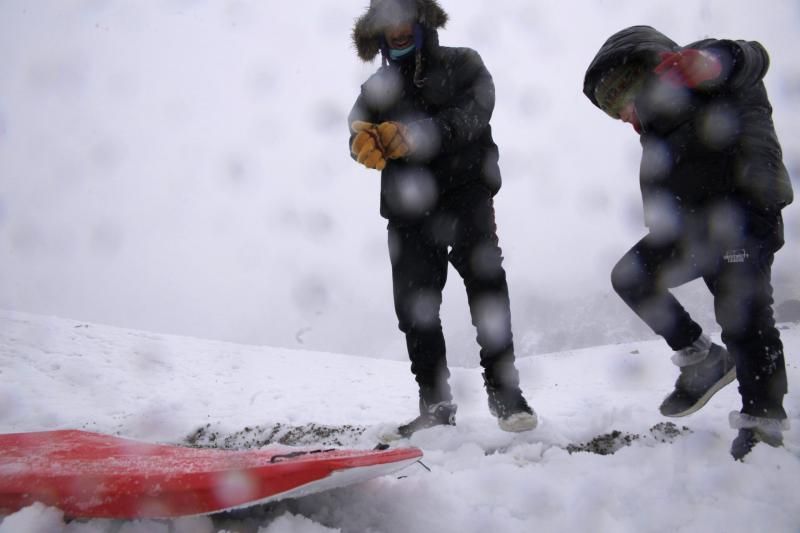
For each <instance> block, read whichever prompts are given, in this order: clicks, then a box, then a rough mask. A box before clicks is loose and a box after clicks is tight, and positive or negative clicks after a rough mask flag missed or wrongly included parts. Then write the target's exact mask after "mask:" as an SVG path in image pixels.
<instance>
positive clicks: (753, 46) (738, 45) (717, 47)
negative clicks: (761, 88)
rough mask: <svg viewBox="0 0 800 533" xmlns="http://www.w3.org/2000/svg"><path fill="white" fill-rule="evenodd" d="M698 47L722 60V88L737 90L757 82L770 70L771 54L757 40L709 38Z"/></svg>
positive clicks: (718, 84)
mask: <svg viewBox="0 0 800 533" xmlns="http://www.w3.org/2000/svg"><path fill="white" fill-rule="evenodd" d="M698 48H702V49H706V50H708V51H710V52H712V53H715V54H716V55H717V57H719V58H720V60H721V61H722V72H723V75H722V77H723V79H722V80H721V81H720V82H719V83H717V84H715V85H716V87H717V88H719V89H722V90H729V91H737V90H740V89H744V88H747V87H750V86H752V85H755V84H757V83H758V82H760V81H761V80H763V79H764V76H765V75H766V74H767V70H769V54H768V53H767V51H766V49H765V48H764V47H763V46H761V43H758V42H756V41H731V40H711V39H709V40H707V41H703V42H702V45H701V46H698Z"/></svg>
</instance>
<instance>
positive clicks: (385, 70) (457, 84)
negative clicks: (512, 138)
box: [348, 0, 500, 221]
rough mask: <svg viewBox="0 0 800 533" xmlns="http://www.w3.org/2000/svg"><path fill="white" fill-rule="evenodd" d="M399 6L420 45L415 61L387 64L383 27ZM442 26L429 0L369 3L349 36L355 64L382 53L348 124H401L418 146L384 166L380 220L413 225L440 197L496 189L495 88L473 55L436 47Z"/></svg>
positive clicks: (442, 14)
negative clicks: (409, 15)
mask: <svg viewBox="0 0 800 533" xmlns="http://www.w3.org/2000/svg"><path fill="white" fill-rule="evenodd" d="M398 6H399V9H401V10H402V9H410V10H411V11H412V12H413V13H415V17H416V18H415V20H417V22H418V23H419V25H420V27H421V29H422V32H423V46H422V49H421V50H420V52H421V53H420V54H419V55H418V56H415V55H414V54H410V57H409V58H408V59H404V60H401V61H391V60H389V59H387V58H386V55H385V53H386V46H385V44H384V43H383V28H384V27H385V22H382V21H385V20H386V18H387V17H389V16H391V15H390V14H388V12H390V11H391V10H392V9H398ZM446 21H447V15H446V13H445V12H444V11H443V10H442V9H441V7H440V6H439V5H438V3H437V2H435V1H434V0H416V1H415V0H373V1H372V2H371V6H370V8H369V10H368V11H367V13H366V14H365V15H364V16H362V17H361V18H360V19H358V20H357V21H356V25H355V28H354V30H353V41H354V43H355V45H356V49H357V51H358V54H359V57H360V58H361V59H363V60H364V61H370V60H372V59H373V58H374V57H375V56H377V55H378V54H379V53H380V54H381V55H382V63H383V64H382V66H381V68H380V69H379V70H378V71H377V72H376V73H375V74H373V75H372V76H371V77H370V78H369V79H368V80H367V81H366V82H365V83H364V84H363V85H362V86H361V93H360V95H359V96H358V98H357V100H356V102H355V105H354V106H353V109H352V111H351V112H350V115H349V117H348V124H352V123H353V121H356V120H363V121H367V122H372V123H380V122H385V121H397V122H401V123H403V124H405V125H407V126H408V127H409V128H410V136H411V138H412V140H413V142H414V144H415V146H416V147H417V148H416V150H415V151H414V152H412V153H411V154H410V156H409V157H408V158H404V159H396V160H389V161H387V165H386V168H384V170H383V171H382V174H381V215H383V216H384V217H386V218H388V219H390V220H394V221H415V220H418V219H419V218H420V217H424V216H425V215H427V214H429V213H430V212H432V211H433V210H435V208H436V205H437V204H438V202H439V199H440V198H441V196H442V195H445V194H448V192H449V191H452V190H453V189H455V188H457V187H459V186H461V185H464V184H466V183H469V182H480V183H483V184H484V185H485V186H486V187H487V188H488V189H489V190H490V191H491V194H494V193H496V192H497V190H498V189H499V188H500V170H499V167H498V150H497V145H496V144H495V142H494V140H493V139H492V132H491V127H490V125H489V120H490V118H491V116H492V111H493V109H494V101H495V92H494V83H493V81H492V77H491V75H490V74H489V71H488V70H487V69H486V67H485V66H484V64H483V61H482V60H481V58H480V56H479V55H478V53H477V52H475V51H474V50H471V49H469V48H451V47H445V46H440V45H439V39H438V33H437V30H438V29H439V28H441V27H443V26H444V24H445V23H446ZM415 75H416V76H415ZM415 78H416V81H417V83H415ZM350 133H351V135H350V140H351V142H352V139H353V135H354V133H353V131H352V129H351V130H350Z"/></svg>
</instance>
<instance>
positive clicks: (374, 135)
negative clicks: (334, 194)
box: [350, 120, 386, 170]
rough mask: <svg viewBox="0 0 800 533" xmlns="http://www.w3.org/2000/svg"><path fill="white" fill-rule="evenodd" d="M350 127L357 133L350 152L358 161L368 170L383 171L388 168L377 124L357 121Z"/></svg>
mask: <svg viewBox="0 0 800 533" xmlns="http://www.w3.org/2000/svg"><path fill="white" fill-rule="evenodd" d="M350 127H351V128H352V129H353V131H355V132H356V136H355V137H353V142H352V144H351V145H350V152H352V154H353V155H354V156H355V157H356V160H357V161H358V162H359V163H361V164H362V165H364V166H365V167H367V168H374V169H377V170H383V169H384V167H386V158H385V157H384V155H383V148H382V147H381V141H380V135H379V134H378V130H377V128H376V126H375V124H372V123H371V122H363V121H361V120H357V121H355V122H353V123H352V124H351V125H350Z"/></svg>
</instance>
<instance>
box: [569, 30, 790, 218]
mask: <svg viewBox="0 0 800 533" xmlns="http://www.w3.org/2000/svg"><path fill="white" fill-rule="evenodd" d="M686 48H694V49H699V50H709V51H710V52H712V53H715V54H716V55H717V56H718V57H720V59H721V60H722V63H723V74H722V76H721V77H720V79H719V80H715V81H713V82H708V83H706V84H701V85H700V86H699V87H698V88H696V89H686V88H679V87H675V86H674V85H670V84H668V83H665V82H662V81H660V80H659V79H658V78H657V77H656V76H655V75H651V76H650V77H649V78H648V80H647V81H646V82H645V86H644V88H643V89H642V91H641V92H640V94H639V95H638V96H637V98H636V100H635V106H636V111H637V115H638V117H639V120H640V122H641V130H642V132H641V143H642V147H643V154H642V163H641V169H640V181H641V188H642V196H643V200H644V209H645V220H646V223H647V225H648V226H649V227H650V229H651V230H653V229H657V226H659V225H660V224H661V223H662V222H663V221H665V220H667V219H670V218H672V219H673V220H674V217H675V215H676V214H677V215H678V217H680V222H681V223H686V222H687V221H691V220H700V221H704V222H706V223H708V217H709V216H713V214H714V209H715V208H717V207H726V208H729V207H733V208H735V209H737V210H738V212H740V213H742V214H743V218H744V222H743V224H744V225H745V226H750V227H752V226H754V225H762V226H763V225H764V224H767V225H769V224H770V223H771V222H770V221H774V223H775V224H777V223H779V220H780V210H781V209H782V208H783V207H785V206H786V205H788V204H790V203H791V202H792V199H793V193H792V187H791V181H790V179H789V175H788V173H787V171H786V168H785V166H784V164H783V161H782V152H781V147H780V144H779V142H778V138H777V136H776V134H775V128H774V125H773V122H772V106H771V105H770V102H769V99H768V98H767V92H766V89H765V87H764V83H763V81H762V80H763V78H764V75H765V74H766V72H767V69H768V68H769V56H768V55H767V52H766V50H765V49H764V48H763V47H762V46H761V44H759V43H757V42H748V41H732V40H717V39H705V40H702V41H698V42H695V43H692V44H690V45H688V46H687V47H686ZM680 49H681V47H679V46H678V45H677V44H675V43H674V42H673V41H672V40H670V39H669V38H667V37H666V36H664V35H663V34H661V33H660V32H658V31H657V30H655V29H653V28H651V27H649V26H634V27H631V28H627V29H625V30H622V31H620V32H618V33H617V34H615V35H613V36H612V37H610V38H609V39H608V40H607V41H606V43H605V44H603V46H602V47H601V48H600V51H599V52H598V53H597V55H596V56H595V58H594V60H593V61H592V63H591V65H590V66H589V68H588V70H587V72H586V76H585V79H584V88H583V91H584V93H585V94H586V96H587V97H588V98H589V100H591V101H592V103H593V104H595V105H598V103H597V100H596V98H595V89H596V87H597V84H598V83H599V81H600V79H601V78H602V76H603V74H604V73H605V72H607V71H608V69H610V68H614V67H617V66H619V65H622V64H625V63H628V62H639V63H643V64H645V65H646V67H647V71H652V68H654V67H655V66H656V65H658V63H659V62H660V60H661V58H660V56H659V53H661V52H669V51H677V50H680ZM598 107H599V106H598ZM751 229H752V228H751ZM767 230H768V229H767Z"/></svg>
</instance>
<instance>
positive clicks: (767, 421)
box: [729, 411, 789, 461]
mask: <svg viewBox="0 0 800 533" xmlns="http://www.w3.org/2000/svg"><path fill="white" fill-rule="evenodd" d="M729 421H730V424H731V427H732V428H733V429H738V430H739V434H738V435H737V436H736V438H735V439H733V443H732V444H731V455H732V456H733V458H734V459H736V460H737V461H742V460H743V459H744V457H745V456H746V455H747V454H748V453H750V452H751V451H752V450H753V448H754V447H755V445H756V444H758V443H759V442H763V443H764V444H767V445H769V446H772V447H773V448H778V447H780V446H783V431H784V430H785V429H788V427H789V423H788V422H787V421H786V419H783V420H780V419H776V418H761V417H758V416H752V415H747V414H744V413H737V412H736V411H733V412H732V413H731V414H730V417H729Z"/></svg>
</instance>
